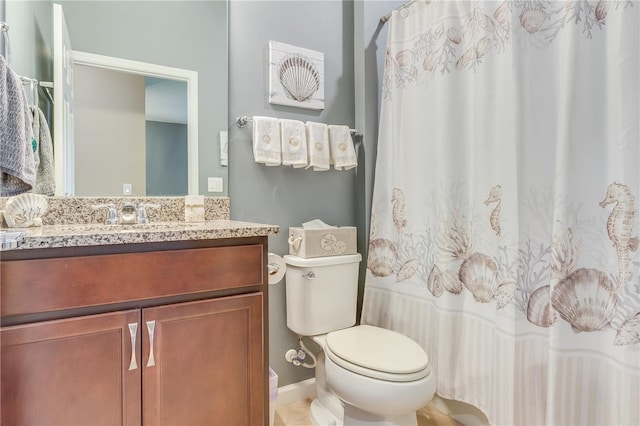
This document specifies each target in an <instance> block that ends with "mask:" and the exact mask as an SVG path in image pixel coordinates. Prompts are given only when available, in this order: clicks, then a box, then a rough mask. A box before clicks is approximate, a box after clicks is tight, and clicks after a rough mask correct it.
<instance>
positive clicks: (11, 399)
mask: <svg viewBox="0 0 640 426" xmlns="http://www.w3.org/2000/svg"><path fill="white" fill-rule="evenodd" d="M130 325H131V327H130ZM134 329H136V331H137V333H136V336H135V338H133V335H132V333H130V330H131V331H133V330H134ZM0 341H1V354H0V356H1V367H0V370H1V394H2V396H1V399H2V405H0V411H1V413H0V414H1V423H2V424H3V425H27V424H28V425H109V426H113V425H139V424H141V409H140V399H141V384H140V367H139V361H140V346H141V345H140V311H139V310H132V311H124V312H116V313H109V314H101V315H92V316H86V317H77V318H71V319H64V320H57V321H47V322H40V323H34V324H27V325H19V326H13V327H5V328H2V329H0ZM132 342H134V344H133V345H132Z"/></svg>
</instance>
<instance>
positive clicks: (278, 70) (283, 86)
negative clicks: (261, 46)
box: [269, 41, 324, 110]
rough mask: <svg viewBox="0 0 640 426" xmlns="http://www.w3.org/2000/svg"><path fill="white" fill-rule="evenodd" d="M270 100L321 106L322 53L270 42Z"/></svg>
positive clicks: (286, 103) (314, 106)
mask: <svg viewBox="0 0 640 426" xmlns="http://www.w3.org/2000/svg"><path fill="white" fill-rule="evenodd" d="M269 103H271V104H278V105H287V106H295V107H300V108H307V109H316V110H320V109H324V54H323V53H322V52H316V51H313V50H309V49H304V48H301V47H296V46H291V45H288V44H284V43H279V42H276V41H271V42H269Z"/></svg>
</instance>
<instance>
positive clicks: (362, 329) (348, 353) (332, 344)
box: [324, 325, 431, 382]
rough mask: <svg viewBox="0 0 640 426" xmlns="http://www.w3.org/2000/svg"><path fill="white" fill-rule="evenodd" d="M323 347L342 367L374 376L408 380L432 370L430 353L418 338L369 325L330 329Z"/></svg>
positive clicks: (417, 378) (394, 380)
mask: <svg viewBox="0 0 640 426" xmlns="http://www.w3.org/2000/svg"><path fill="white" fill-rule="evenodd" d="M324 349H325V353H326V354H327V356H328V357H329V358H330V359H331V360H332V361H333V362H334V363H336V364H337V365H339V366H340V367H342V368H344V369H346V370H349V371H351V372H353V373H356V374H360V375H363V376H367V377H371V378H374V379H380V380H386V381H392V382H409V381H415V380H419V379H422V378H424V377H426V376H428V375H429V373H430V371H431V368H430V366H429V358H428V356H427V354H426V353H425V351H424V349H422V347H421V346H420V345H418V344H417V343H416V342H415V341H413V340H411V339H410V338H408V337H406V336H404V335H402V334H400V333H397V332H395V331H392V330H387V329H384V328H379V327H373V326H370V325H360V326H356V327H351V328H346V329H343V330H338V331H333V332H331V333H329V334H328V335H327V340H326V345H325V348H324Z"/></svg>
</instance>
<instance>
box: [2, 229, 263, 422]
mask: <svg viewBox="0 0 640 426" xmlns="http://www.w3.org/2000/svg"><path fill="white" fill-rule="evenodd" d="M87 251H88V252H89V253H86V254H83V255H78V250H69V249H47V250H37V251H35V250H25V251H24V252H20V251H15V252H9V253H11V254H10V255H9V256H3V258H2V261H1V262H0V279H1V280H2V281H1V283H0V285H1V287H0V289H1V299H0V303H1V314H2V328H1V329H0V344H1V354H0V356H1V358H0V370H1V381H0V393H1V405H0V418H1V423H2V425H23V424H24V425H27V424H30V425H119V424H121V425H160V424H163V425H185V426H186V425H224V426H227V425H242V426H244V425H266V424H267V422H268V416H267V413H268V379H267V365H268V362H267V353H268V351H267V348H266V341H267V339H266V336H267V334H266V333H267V294H266V289H267V287H266V284H267V282H266V256H267V243H266V237H250V238H239V239H231V240H223V241H220V240H208V241H204V242H203V241H199V242H191V243H185V242H181V243H163V244H138V245H128V246H126V247H116V246H110V247H103V248H94V247H92V248H90V249H89V250H87ZM83 252H84V251H83ZM234 271H235V273H234ZM25 298H27V299H29V300H24V299H25ZM83 300H84V301H85V303H82V302H81V301H83ZM29 306H30V307H29Z"/></svg>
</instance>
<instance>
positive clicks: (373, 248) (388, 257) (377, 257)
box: [367, 238, 398, 277]
mask: <svg viewBox="0 0 640 426" xmlns="http://www.w3.org/2000/svg"><path fill="white" fill-rule="evenodd" d="M397 252H398V251H397V249H396V246H395V244H393V242H391V241H390V240H387V239H385V238H376V239H374V240H371V241H370V242H369V254H368V258H367V268H368V269H369V270H370V271H371V273H372V274H373V275H375V276H376V277H386V276H388V275H391V273H392V272H393V266H394V265H395V263H396V256H397Z"/></svg>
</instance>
